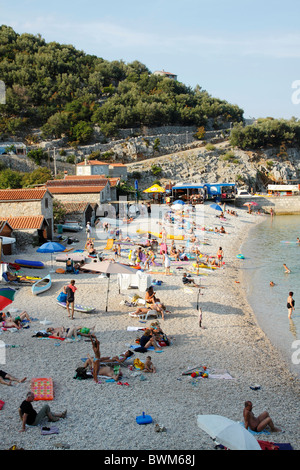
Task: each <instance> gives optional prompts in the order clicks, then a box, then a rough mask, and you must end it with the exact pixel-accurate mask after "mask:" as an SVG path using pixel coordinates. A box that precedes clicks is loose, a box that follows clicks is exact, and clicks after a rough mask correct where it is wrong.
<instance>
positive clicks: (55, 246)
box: [36, 242, 66, 253]
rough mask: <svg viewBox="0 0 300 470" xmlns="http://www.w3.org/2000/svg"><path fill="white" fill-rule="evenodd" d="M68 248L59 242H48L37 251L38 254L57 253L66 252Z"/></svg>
mask: <svg viewBox="0 0 300 470" xmlns="http://www.w3.org/2000/svg"><path fill="white" fill-rule="evenodd" d="M65 249H66V247H65V246H63V245H61V244H60V243H57V242H47V243H44V244H43V245H41V246H40V247H39V248H38V249H37V250H36V251H37V252H38V253H55V252H60V251H65Z"/></svg>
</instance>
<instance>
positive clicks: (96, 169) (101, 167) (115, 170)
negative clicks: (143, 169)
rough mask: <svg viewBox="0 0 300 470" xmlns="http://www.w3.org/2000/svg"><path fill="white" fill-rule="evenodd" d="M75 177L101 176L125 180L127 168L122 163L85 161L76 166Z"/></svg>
mask: <svg viewBox="0 0 300 470" xmlns="http://www.w3.org/2000/svg"><path fill="white" fill-rule="evenodd" d="M76 175H77V176H96V175H97V176H102V177H112V178H115V177H117V178H122V179H124V180H127V166H126V165H124V164H123V163H106V162H100V161H98V160H87V159H85V160H84V161H83V162H80V163H78V164H77V165H76Z"/></svg>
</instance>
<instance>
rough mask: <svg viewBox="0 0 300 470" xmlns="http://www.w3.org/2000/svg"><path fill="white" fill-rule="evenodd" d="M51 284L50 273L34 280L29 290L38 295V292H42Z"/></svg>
mask: <svg viewBox="0 0 300 470" xmlns="http://www.w3.org/2000/svg"><path fill="white" fill-rule="evenodd" d="M51 286H52V280H51V276H50V274H48V275H47V276H45V277H43V278H42V279H39V280H38V281H36V282H35V283H34V284H33V285H32V287H31V291H32V293H33V295H38V294H42V293H43V292H45V291H47V290H49V289H50V287H51Z"/></svg>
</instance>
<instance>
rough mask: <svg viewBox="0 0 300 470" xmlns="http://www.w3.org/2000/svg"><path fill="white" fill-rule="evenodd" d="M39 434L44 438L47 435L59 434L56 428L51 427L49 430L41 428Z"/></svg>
mask: <svg viewBox="0 0 300 470" xmlns="http://www.w3.org/2000/svg"><path fill="white" fill-rule="evenodd" d="M41 434H42V435H43V436H46V435H48V434H59V429H58V428H57V427H56V426H52V427H51V428H48V427H46V426H43V427H42V429H41Z"/></svg>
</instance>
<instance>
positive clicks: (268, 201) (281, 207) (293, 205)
mask: <svg viewBox="0 0 300 470" xmlns="http://www.w3.org/2000/svg"><path fill="white" fill-rule="evenodd" d="M250 201H255V202H256V203H257V204H258V206H256V207H255V209H254V210H256V209H258V208H259V209H262V210H263V211H264V212H267V213H270V210H271V208H272V209H273V211H274V214H277V215H300V195H299V196H272V197H267V196H266V197H263V196H261V197H255V198H237V199H236V200H235V205H236V206H237V207H242V206H243V204H245V202H250Z"/></svg>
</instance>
